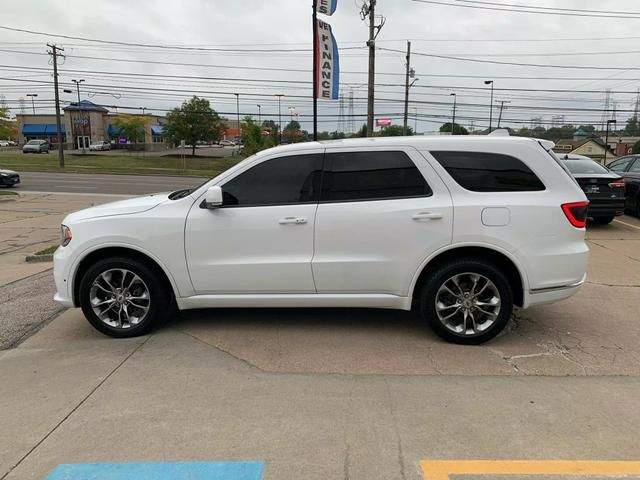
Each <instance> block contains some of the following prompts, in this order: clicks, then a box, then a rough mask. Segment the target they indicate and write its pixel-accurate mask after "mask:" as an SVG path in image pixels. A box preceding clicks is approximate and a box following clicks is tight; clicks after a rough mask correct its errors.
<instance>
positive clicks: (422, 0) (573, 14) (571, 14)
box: [413, 0, 640, 20]
mask: <svg viewBox="0 0 640 480" xmlns="http://www.w3.org/2000/svg"><path fill="white" fill-rule="evenodd" d="M413 1H414V2H419V3H429V4H432V5H443V6H446V7H460V8H473V9H477V10H493V11H498V12H515V13H532V14H537V15H560V16H565V17H592V18H619V19H627V20H640V16H630V15H603V14H590V13H580V11H578V10H576V11H575V12H556V11H538V10H527V9H526V7H521V8H498V7H491V6H487V5H466V4H463V3H459V2H460V1H461V0H455V1H456V3H445V2H444V1H435V0H413ZM634 15H636V14H634ZM639 15H640V14H639Z"/></svg>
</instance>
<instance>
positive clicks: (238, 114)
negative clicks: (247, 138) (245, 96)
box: [234, 93, 242, 140]
mask: <svg viewBox="0 0 640 480" xmlns="http://www.w3.org/2000/svg"><path fill="white" fill-rule="evenodd" d="M234 95H235V96H236V115H237V119H238V140H240V139H241V138H242V130H241V129H240V94H239V93H234Z"/></svg>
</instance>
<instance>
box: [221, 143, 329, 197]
mask: <svg viewBox="0 0 640 480" xmlns="http://www.w3.org/2000/svg"><path fill="white" fill-rule="evenodd" d="M321 174H322V154H313V155H294V156H290V157H281V158H274V159H273V160H267V161H264V162H262V163H260V164H258V165H256V166H255V167H252V168H250V169H249V170H247V171H246V172H244V173H241V174H240V175H238V176H237V177H235V178H233V179H231V180H229V181H228V182H227V183H225V184H224V185H223V186H222V192H223V205H224V206H238V207H246V206H263V205H286V204H292V203H313V202H317V201H318V197H319V193H320V191H319V189H320V180H321Z"/></svg>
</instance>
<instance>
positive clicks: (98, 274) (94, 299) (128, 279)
mask: <svg viewBox="0 0 640 480" xmlns="http://www.w3.org/2000/svg"><path fill="white" fill-rule="evenodd" d="M159 273H160V272H157V271H156V270H155V269H153V268H151V267H149V266H148V265H147V264H145V263H143V262H140V261H138V260H135V259H132V258H126V257H114V258H106V259H103V260H100V261H98V262H96V263H95V264H94V265H92V266H91V267H89V269H88V270H87V271H86V272H85V274H84V275H83V277H82V280H81V283H80V289H79V303H80V306H81V307H82V312H83V313H84V315H85V317H86V318H87V320H89V323H91V325H93V326H94V327H95V328H96V329H97V330H99V331H100V332H102V333H104V334H106V335H109V336H112V337H117V338H124V337H135V336H138V335H143V334H145V333H147V332H148V331H149V330H150V329H151V328H152V327H153V326H154V325H156V324H157V323H158V322H160V321H162V320H163V319H164V318H165V316H166V315H167V312H168V311H169V307H170V306H171V292H169V291H167V288H166V287H165V285H164V283H163V282H162V280H161V278H162V275H161V274H159Z"/></svg>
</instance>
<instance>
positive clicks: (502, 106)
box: [496, 100, 511, 128]
mask: <svg viewBox="0 0 640 480" xmlns="http://www.w3.org/2000/svg"><path fill="white" fill-rule="evenodd" d="M496 103H499V104H500V115H499V116H498V128H500V121H501V120H502V109H503V108H504V104H505V103H511V102H509V101H507V100H500V101H499V102H496Z"/></svg>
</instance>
